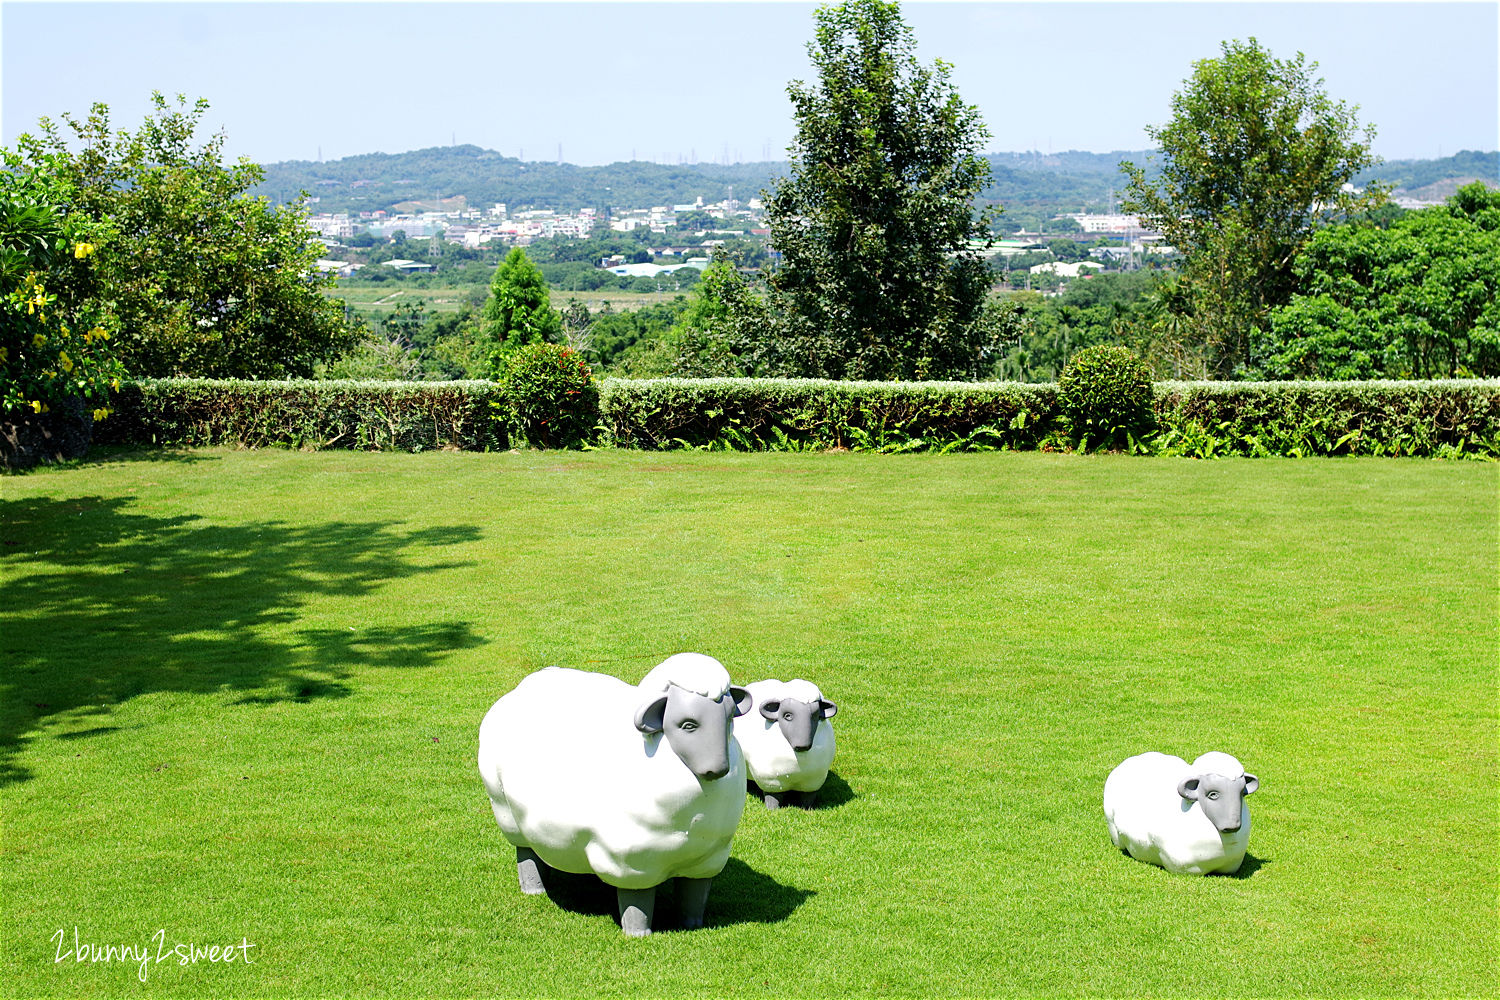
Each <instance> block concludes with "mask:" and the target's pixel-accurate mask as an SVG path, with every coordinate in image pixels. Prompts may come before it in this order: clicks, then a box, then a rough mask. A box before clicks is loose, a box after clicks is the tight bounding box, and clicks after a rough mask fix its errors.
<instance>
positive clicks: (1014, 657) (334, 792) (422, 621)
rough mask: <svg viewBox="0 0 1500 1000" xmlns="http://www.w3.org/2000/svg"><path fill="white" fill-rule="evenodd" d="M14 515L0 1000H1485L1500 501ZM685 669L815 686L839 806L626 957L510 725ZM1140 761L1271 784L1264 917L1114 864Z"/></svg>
mask: <svg viewBox="0 0 1500 1000" xmlns="http://www.w3.org/2000/svg"><path fill="white" fill-rule="evenodd" d="M0 491H3V507H0V514H3V526H0V543H3V544H0V598H3V605H0V606H3V609H4V610H3V618H0V671H3V672H0V769H3V770H0V822H3V853H0V862H3V867H0V895H3V918H0V920H3V924H0V948H3V960H0V984H3V986H0V992H3V993H5V994H13V995H20V996H34V995H68V996H98V997H102V996H156V995H178V996H195V997H196V996H222V995H233V996H240V995H256V996H326V995H331V994H340V995H359V996H478V995H512V996H543V995H578V996H594V995H635V994H644V995H652V996H687V995H697V996H719V995H727V996H817V995H858V996H864V995H913V996H936V995H974V996H1055V995H1063V996H1084V995H1107V996H1140V995H1169V996H1205V997H1208V996H1212V997H1234V996H1338V997H1342V996H1380V995H1395V996H1417V995H1433V996H1456V995H1494V994H1495V993H1496V992H1497V990H1500V975H1497V959H1496V952H1497V948H1496V940H1497V910H1496V906H1497V894H1496V884H1497V875H1500V836H1497V834H1500V829H1497V809H1496V802H1497V793H1500V777H1497V768H1496V763H1497V761H1496V757H1497V728H1496V697H1497V693H1496V668H1497V578H1500V569H1497V547H1500V543H1497V498H1500V468H1497V466H1495V465H1487V464H1478V463H1443V462H1431V461H1411V460H1352V459H1344V460H1321V459H1318V460H1303V461H1292V460H1285V461H1283V460H1254V461H1248V460H1228V461H1215V462H1193V461H1185V460H1167V459H1139V458H1129V457H1121V456H1093V457H1081V456H1076V455H1063V456H1058V455H1043V454H1014V453H1009V454H980V455H953V456H944V457H934V456H922V455H915V456H894V457H893V456H878V455H868V454H823V455H793V454H761V455H744V454H729V455H724V454H717V455H710V454H695V453H669V454H649V453H619V452H593V453H572V454H559V453H537V452H531V453H519V454H493V455H484V454H466V453H433V454H422V455H405V454H364V453H318V454H307V453H295V452H284V451H258V452H235V451H195V452H186V453H177V454H167V455H146V454H137V455H123V454H122V455H117V456H114V457H104V458H99V459H96V460H93V461H90V462H88V463H86V464H83V465H81V466H76V467H73V468H67V469H61V470H42V471H38V472H34V473H31V474H27V475H23V476H9V477H4V478H0ZM681 650H698V651H702V652H706V653H710V654H712V655H714V656H717V657H718V658H719V659H721V660H722V661H723V662H724V663H725V664H726V665H727V666H728V667H729V668H730V670H731V671H732V672H733V673H734V675H735V677H736V679H738V680H740V681H741V682H744V681H749V680H753V679H758V678H761V677H765V676H777V677H782V678H786V677H789V676H801V677H807V678H809V679H812V680H815V681H817V682H818V683H819V684H820V685H821V686H822V688H823V690H824V692H825V693H826V694H827V696H828V697H830V698H832V699H833V700H835V701H836V702H838V703H839V706H840V710H839V713H838V716H837V719H836V720H835V728H836V731H837V733H838V746H839V750H838V757H837V759H836V761H835V762H834V772H835V774H834V776H833V777H831V778H830V783H829V786H828V788H827V790H826V791H825V799H826V802H825V804H824V806H823V807H821V808H819V809H817V810H815V811H813V812H801V811H796V810H783V811H780V812H776V813H769V812H767V811H765V810H764V808H763V807H761V806H760V804H759V803H758V802H757V801H755V800H754V799H750V800H748V801H747V807H746V811H745V818H744V820H743V822H742V824H741V826H740V830H739V834H738V836H737V837H736V840H735V846H734V856H733V858H732V860H731V861H730V864H729V867H728V868H726V870H725V872H724V873H723V874H722V875H721V876H720V877H719V879H718V880H717V882H716V884H715V887H714V890H713V895H712V896H711V898H710V901H709V910H708V925H709V926H708V927H706V928H704V929H703V930H701V931H694V932H676V933H659V934H656V935H653V936H652V937H650V938H647V939H644V940H628V939H625V938H624V937H623V936H622V935H621V934H620V931H619V929H618V927H617V925H616V923H615V922H614V918H613V913H612V909H613V896H612V893H609V892H603V891H599V890H598V888H597V886H595V885H591V884H590V883H589V882H588V880H584V879H578V880H574V881H572V882H571V883H570V884H569V885H568V886H566V887H565V889H566V890H567V891H566V892H565V893H564V898H563V899H562V900H561V902H560V903H559V902H557V901H553V900H549V899H545V898H533V897H526V896H523V895H521V893H520V892H519V891H518V889H517V886H516V879H515V867H514V854H513V852H512V850H511V849H510V847H509V846H508V845H507V844H506V843H505V841H504V840H503V838H502V837H501V835H500V833H499V830H498V829H497V827H496V826H495V822H494V819H493V817H492V816H491V814H490V809H489V806H488V802H487V800H486V797H485V794H484V791H483V788H482V787H481V785H480V782H479V778H478V775H477V773H476V769H475V764H474V755H475V749H476V746H477V730H478V726H479V720H480V718H481V717H482V716H483V715H484V713H485V711H486V710H487V709H488V707H489V706H490V704H491V703H492V702H493V701H494V700H495V699H496V698H497V697H498V696H499V695H501V694H503V693H504V692H505V691H507V690H508V689H509V688H510V687H511V686H512V685H514V684H515V683H516V682H517V681H518V680H519V679H520V678H521V677H523V676H524V675H525V674H526V673H528V672H529V671H532V670H535V669H537V668H539V667H543V666H546V665H549V664H561V665H567V666H573V667H581V668H584V669H595V670H602V671H607V672H610V673H613V674H616V675H618V676H621V677H623V678H625V679H627V680H630V681H632V682H634V681H635V680H638V679H639V678H640V677H641V675H642V674H644V673H645V671H646V670H647V669H649V668H650V667H651V666H652V665H654V664H655V663H657V662H658V661H660V660H661V659H663V658H665V657H666V656H667V655H669V654H671V653H673V652H677V651H681ZM1149 749H1155V750H1162V751H1165V752H1169V753H1175V754H1178V755H1181V756H1185V757H1188V758H1192V757H1193V756H1196V755H1197V754H1198V753H1200V752H1203V751H1206V750H1210V749H1221V750H1228V751H1231V752H1233V753H1235V754H1236V755H1237V756H1239V757H1240V759H1241V760H1242V761H1244V763H1245V765H1246V767H1247V769H1248V770H1250V771H1251V772H1253V773H1255V774H1257V775H1258V776H1259V777H1260V782H1261V786H1260V791H1259V792H1258V793H1257V794H1256V795H1254V796H1253V797H1252V798H1251V799H1250V800H1249V801H1250V805H1251V810H1252V813H1253V816H1254V832H1253V833H1252V835H1251V838H1250V857H1249V858H1248V859H1247V861H1246V864H1245V866H1244V868H1243V869H1242V870H1241V872H1240V874H1239V876H1238V877H1233V878H1229V877H1213V878H1192V877H1185V876H1173V875H1168V874H1167V873H1165V872H1163V871H1162V870H1161V869H1158V868H1152V867H1149V866H1146V865H1143V864H1140V863H1139V862H1135V861H1132V860H1130V859H1128V858H1126V857H1124V856H1122V855H1121V854H1120V853H1119V852H1118V851H1117V850H1115V849H1114V848H1113V847H1111V845H1110V843H1109V838H1108V834H1107V832H1106V829H1105V824H1104V819H1103V816H1102V814H1101V810H1100V795H1101V789H1102V785H1103V782H1104V778H1105V775H1106V774H1107V773H1108V772H1109V770H1110V769H1111V768H1112V767H1113V766H1114V765H1115V764H1117V763H1118V762H1119V761H1121V760H1122V759H1124V758H1125V757H1127V756H1129V755H1131V754H1134V753H1138V752H1141V751H1144V750H1149ZM667 897H668V898H667V899H666V900H665V901H664V904H663V906H662V907H661V908H659V914H665V915H667V916H670V912H671V902H670V894H667ZM75 941H76V942H77V943H79V944H81V945H82V946H83V959H82V960H81V959H80V956H79V954H78V948H77V946H76V945H75ZM226 943H227V944H235V945H241V946H242V947H240V948H239V949H238V950H237V951H236V952H234V953H233V954H235V955H236V956H238V957H240V958H243V957H244V955H245V954H248V956H249V958H250V960H251V961H252V962H253V964H245V963H244V962H243V961H236V962H235V963H233V964H223V963H219V964H210V963H208V962H206V961H199V962H197V963H196V964H191V963H190V964H181V962H182V961H183V959H182V958H181V957H180V956H179V954H178V953H177V952H176V951H175V950H174V949H178V948H181V949H182V950H183V954H191V952H190V948H191V947H192V946H198V947H205V946H208V945H211V944H226ZM110 944H113V945H116V946H119V945H126V946H129V947H131V948H133V949H139V950H140V951H142V952H145V953H146V954H147V959H146V960H145V962H144V963H141V962H138V961H136V960H135V959H134V958H129V959H124V960H121V959H120V956H119V953H118V951H117V952H116V953H115V956H114V958H115V960H114V961H109V962H106V961H103V960H102V959H101V960H99V961H93V960H92V958H93V957H94V955H93V953H92V952H91V951H90V948H89V946H90V945H93V946H94V947H96V948H100V949H102V948H103V946H105V945H110ZM59 958H61V959H62V960H61V961H59ZM142 975H144V976H145V982H144V983H142V982H140V977H141V976H142Z"/></svg>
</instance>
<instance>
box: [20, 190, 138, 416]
mask: <svg viewBox="0 0 1500 1000" xmlns="http://www.w3.org/2000/svg"><path fill="white" fill-rule="evenodd" d="M38 180H39V179H38V178H35V177H28V176H24V175H20V176H18V175H16V174H5V173H0V417H17V416H20V417H25V416H27V415H31V416H35V415H38V414H42V413H46V412H48V411H50V410H52V408H53V407H55V406H57V405H58V404H60V403H63V402H65V401H72V400H80V401H93V402H96V403H99V404H101V405H99V406H97V407H95V409H94V414H93V415H94V418H95V419H102V418H103V417H104V416H105V415H107V413H108V410H107V408H105V407H104V406H103V405H102V404H103V403H104V401H105V397H106V394H107V392H108V388H109V386H110V385H111V384H112V383H114V382H115V380H116V379H117V378H118V377H119V375H120V374H121V369H120V366H119V362H118V360H117V359H116V358H115V356H114V351H113V347H112V343H111V334H110V332H109V330H108V329H107V328H106V327H105V326H104V325H103V321H102V320H101V318H100V317H99V315H98V310H97V309H95V308H92V307H91V306H90V305H89V304H88V303H87V302H82V301H79V300H78V299H76V298H74V297H73V296H72V295H71V294H70V292H71V290H72V289H74V288H76V287H78V286H79V285H80V284H84V283H86V282H87V281H88V277H87V275H88V271H89V270H90V269H91V268H92V267H93V260H94V258H95V256H96V253H97V243H95V242H91V240H96V239H97V238H98V237H97V236H95V235H93V227H90V226H89V225H88V224H87V223H86V222H85V221H84V220H82V219H76V218H65V217H60V216H59V214H58V211H57V209H56V208H55V207H54V204H53V202H52V198H51V192H49V191H48V190H47V186H46V185H40V184H38V183H36V182H37V181H38Z"/></svg>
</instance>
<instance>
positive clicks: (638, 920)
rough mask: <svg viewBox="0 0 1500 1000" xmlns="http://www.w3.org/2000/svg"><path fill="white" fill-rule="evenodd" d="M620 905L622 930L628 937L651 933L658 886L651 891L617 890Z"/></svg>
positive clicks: (650, 889) (643, 935)
mask: <svg viewBox="0 0 1500 1000" xmlns="http://www.w3.org/2000/svg"><path fill="white" fill-rule="evenodd" d="M615 895H616V897H617V898H618V900H619V903H620V930H622V931H624V932H625V935H626V936H627V937H645V936H646V935H647V934H650V933H651V915H652V914H653V913H654V912H655V911H656V886H654V885H653V886H652V887H651V888H649V889H616V890H615Z"/></svg>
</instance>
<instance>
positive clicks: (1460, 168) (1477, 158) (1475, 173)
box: [1354, 149, 1500, 198]
mask: <svg viewBox="0 0 1500 1000" xmlns="http://www.w3.org/2000/svg"><path fill="white" fill-rule="evenodd" d="M1476 179H1477V180H1482V181H1484V182H1485V183H1486V184H1488V185H1489V186H1490V187H1500V152H1494V153H1481V152H1478V151H1476V150H1470V149H1466V150H1463V151H1462V152H1459V153H1454V154H1453V155H1452V156H1445V157H1443V158H1442V159H1441V160H1388V161H1386V162H1385V163H1382V164H1380V165H1379V166H1378V167H1370V168H1369V169H1368V170H1366V171H1364V172H1363V173H1361V174H1360V175H1359V176H1357V177H1356V178H1355V179H1354V183H1356V184H1358V185H1361V186H1363V185H1365V184H1369V183H1370V182H1371V181H1377V180H1379V181H1385V182H1386V183H1387V184H1390V185H1392V186H1393V187H1394V188H1396V189H1397V190H1399V191H1403V192H1406V193H1409V194H1412V195H1414V196H1417V197H1421V195H1418V194H1417V189H1419V188H1423V189H1425V188H1429V187H1431V186H1433V185H1441V186H1442V187H1444V188H1446V187H1447V184H1446V183H1445V182H1448V181H1453V180H1461V181H1464V182H1466V183H1467V182H1472V181H1474V180H1476ZM1461 186H1462V185H1461V184H1458V185H1453V189H1454V190H1457V189H1458V188H1459V187H1461ZM1452 193H1453V192H1452V191H1449V192H1448V194H1449V195H1451V194H1452ZM1441 197H1443V198H1446V197H1448V195H1442V196H1441Z"/></svg>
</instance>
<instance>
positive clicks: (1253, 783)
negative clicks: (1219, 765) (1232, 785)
mask: <svg viewBox="0 0 1500 1000" xmlns="http://www.w3.org/2000/svg"><path fill="white" fill-rule="evenodd" d="M1259 787H1260V779H1259V778H1257V777H1256V776H1255V775H1253V774H1247V775H1245V794H1246V795H1249V794H1250V793H1251V792H1253V791H1255V790H1256V789H1257V788H1259Z"/></svg>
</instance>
